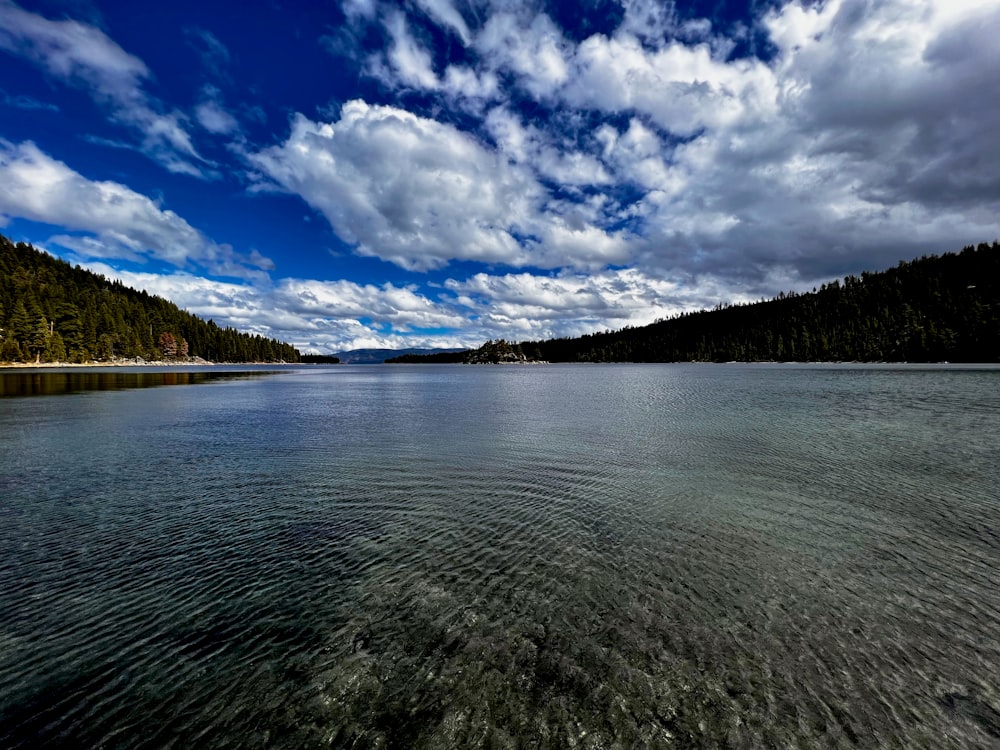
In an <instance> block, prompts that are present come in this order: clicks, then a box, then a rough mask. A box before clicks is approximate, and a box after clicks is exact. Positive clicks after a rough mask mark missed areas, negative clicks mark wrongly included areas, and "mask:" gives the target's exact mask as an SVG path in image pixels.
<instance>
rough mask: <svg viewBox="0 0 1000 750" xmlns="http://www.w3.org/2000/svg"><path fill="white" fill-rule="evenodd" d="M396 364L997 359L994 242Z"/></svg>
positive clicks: (999, 335) (999, 292) (998, 284)
mask: <svg viewBox="0 0 1000 750" xmlns="http://www.w3.org/2000/svg"><path fill="white" fill-rule="evenodd" d="M395 361H398V362H425V363H429V362H470V363H475V362H513V361H529V362H530V361H547V362H690V361H698V362H728V361H740V362H759V361H783V362H787V361H813V362H838V361H839V362H844V361H859V362H903V361H908V362H942V361H949V362H1000V243H997V242H994V243H993V244H992V245H988V244H986V243H982V244H980V245H979V246H978V247H971V246H970V247H967V248H965V249H964V250H962V252H960V253H946V254H944V255H941V256H925V257H923V258H918V259H917V260H913V261H908V262H907V261H904V262H901V263H899V265H897V266H896V267H894V268H890V269H888V270H885V271H880V272H877V273H870V272H868V271H865V272H864V273H862V274H861V275H860V276H847V277H846V278H845V279H844V280H843V282H841V281H840V280H839V279H838V280H836V281H833V282H831V283H829V284H824V285H823V286H822V287H821V288H820V289H814V290H813V291H812V292H811V293H806V294H798V293H795V292H789V293H787V294H785V293H782V294H779V295H778V296H777V297H775V298H774V299H771V300H761V301H760V302H753V303H749V304H739V305H719V306H717V307H716V308H715V309H713V310H702V311H700V312H694V313H686V314H684V315H680V316H677V317H674V318H670V319H667V320H661V321H658V322H656V323H652V324H650V325H647V326H643V327H641V328H624V329H622V330H620V331H607V332H605V333H595V334H590V335H587V336H580V337H579V338H564V339H550V340H547V341H525V342H521V343H520V344H512V343H508V342H506V341H498V342H492V341H490V342H487V343H486V344H484V345H483V346H482V347H480V348H479V349H476V350H474V351H466V352H462V353H459V354H446V355H434V356H431V357H416V356H404V357H399V358H398V359H397V360H395Z"/></svg>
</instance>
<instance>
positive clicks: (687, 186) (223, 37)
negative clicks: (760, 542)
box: [0, 0, 1000, 352]
mask: <svg viewBox="0 0 1000 750" xmlns="http://www.w3.org/2000/svg"><path fill="white" fill-rule="evenodd" d="M997 39H1000V2H998V1H997V0H989V1H984V0H906V1H904V0H880V1H879V2H872V1H870V0H826V1H825V2H801V1H796V2H789V3H785V2H781V1H780V0H772V1H767V0H742V1H741V2H733V1H730V0H714V1H713V2H653V1H652V0H592V1H587V0H582V1H580V2H573V3H553V2H530V1H528V0H410V1H409V2H379V1H378V0H345V1H344V2H339V3H338V2H332V1H330V2H322V1H320V0H315V1H314V2H287V1H284V2H281V1H279V0H272V1H271V2H261V3H235V2H205V1H204V0H200V1H199V2H189V1H188V0H172V2H170V3H155V2H148V3H146V2H143V3H136V2H92V1H90V0H47V1H45V2H30V3H29V2H24V3H20V4H17V3H13V2H10V1H9V0H0V232H3V233H4V234H6V235H8V236H9V237H11V238H13V239H15V240H25V241H29V242H31V243H33V244H35V245H36V246H38V247H41V248H44V249H46V250H47V251H49V252H51V253H53V254H55V255H58V256H60V257H62V258H65V259H66V260H69V261H70V262H73V263H79V264H81V265H83V266H85V267H88V268H91V269H94V270H96V271H99V272H101V273H104V274H105V275H107V276H109V277H115V278H120V279H121V280H123V281H124V282H125V283H127V284H129V285H130V286H134V287H139V288H144V289H147V290H149V291H150V292H153V293H156V294H160V295H162V296H164V297H167V298H168V299H171V300H173V301H174V302H176V303H178V304H179V305H181V306H183V307H185V308H187V309H189V310H191V311H192V312H194V313H196V314H198V315H201V316H203V317H206V318H212V319H214V320H215V321H216V322H217V323H220V324H222V325H233V326H236V327H238V328H240V329H243V330H249V331H253V332H257V333H262V334H265V335H268V336H274V337H277V338H280V339H283V340H286V341H289V342H291V343H293V344H295V345H296V346H298V347H299V348H300V349H301V350H303V351H312V352H334V351H340V350H346V349H351V348H360V347H389V348H400V347H406V346H478V345H479V344H480V343H482V342H483V341H484V340H486V339H488V338H499V337H503V338H507V339H511V340H518V341H520V340H526V339H538V338H549V337H553V336H565V335H578V334H582V333H587V332H592V331H596V330H605V329H609V328H620V327H622V326H625V325H642V324H645V323H648V322H651V321H652V320H654V319H657V318H662V317H665V316H669V315H672V314H675V313H678V312H682V311H685V310H692V309H700V308H704V307H710V306H713V305H715V304H716V303H717V302H720V301H742V300H753V299H759V298H761V297H769V296H772V295H774V294H776V293H777V292H779V291H783V290H789V289H797V290H806V289H811V288H812V287H813V286H815V285H817V284H819V283H823V282H825V281H828V280H831V279H833V278H836V277H838V276H843V275H844V274H847V273H857V272H859V271H861V270H866V269H867V270H876V269H880V268H884V267H887V266H890V265H893V264H894V263H895V262H897V261H898V260H901V259H911V258H914V257H917V256H920V255H923V254H927V253H938V252H944V251H949V250H957V249H960V248H961V247H962V246H963V245H966V244H970V243H976V242H981V241H992V240H994V239H996V238H997V237H998V236H1000V229H998V227H1000V135H998V133H1000V75H998V74H997V71H1000V45H997V43H996V40H997Z"/></svg>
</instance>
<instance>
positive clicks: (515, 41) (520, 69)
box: [474, 13, 571, 98]
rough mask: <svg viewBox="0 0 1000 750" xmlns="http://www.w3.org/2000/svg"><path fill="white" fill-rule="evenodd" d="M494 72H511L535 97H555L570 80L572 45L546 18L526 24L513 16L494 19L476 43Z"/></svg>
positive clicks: (539, 17)
mask: <svg viewBox="0 0 1000 750" xmlns="http://www.w3.org/2000/svg"><path fill="white" fill-rule="evenodd" d="M474 46H475V48H476V49H477V50H478V51H479V53H480V54H481V55H482V56H483V57H484V58H485V59H486V61H487V64H488V66H489V67H490V68H491V69H493V70H510V71H512V72H514V73H516V74H517V75H518V76H519V78H518V82H519V83H520V84H521V85H522V86H524V88H525V89H527V90H528V91H529V92H530V93H531V94H532V95H533V96H535V97H537V98H545V97H548V96H551V95H552V94H554V93H555V92H556V90H557V89H559V88H560V87H561V86H562V85H563V84H565V83H566V82H567V80H569V75H570V69H569V65H568V63H567V56H568V55H569V54H570V48H571V45H570V44H569V42H568V41H567V40H566V39H565V38H564V36H563V34H562V31H561V30H560V29H559V27H558V26H556V24H555V23H553V21H552V19H551V18H549V17H548V16H547V15H545V14H539V15H536V16H534V17H533V18H532V19H531V21H530V22H528V23H524V22H523V21H522V18H521V17H519V16H518V15H515V14H513V13H497V14H495V15H493V16H492V17H491V18H490V19H489V20H488V21H487V22H486V25H485V26H484V27H483V29H482V31H480V33H479V35H478V36H477V37H476V39H475V42H474Z"/></svg>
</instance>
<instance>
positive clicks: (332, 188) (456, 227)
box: [249, 101, 621, 270]
mask: <svg viewBox="0 0 1000 750" xmlns="http://www.w3.org/2000/svg"><path fill="white" fill-rule="evenodd" d="M249 158H250V160H251V162H252V163H253V164H254V165H255V166H256V167H258V168H259V169H261V170H262V171H263V172H264V173H266V174H267V175H268V176H269V177H271V178H272V179H273V180H275V181H276V182H277V183H278V184H280V185H281V186H282V187H284V188H285V189H287V190H289V191H291V192H293V193H297V194H299V195H301V196H302V198H303V199H304V200H305V201H306V202H307V203H309V204H310V205H311V206H313V207H314V208H315V209H317V210H319V211H320V212H322V213H323V214H324V215H325V216H326V218H327V219H328V220H329V221H330V224H331V225H332V226H333V228H334V230H335V231H336V232H337V234H338V235H340V237H341V238H342V239H344V240H346V241H347V242H350V243H352V244H355V245H356V246H357V252H358V253H360V254H362V255H374V256H377V257H380V258H382V259H384V260H388V261H391V262H393V263H396V264H398V265H400V266H402V267H404V268H408V269H411V270H427V269H431V268H440V267H442V266H444V265H445V264H447V263H448V262H449V261H450V260H454V259H462V260H476V261H480V262H483V263H505V264H510V265H515V266H519V265H529V264H533V265H540V266H545V267H555V266H562V265H572V264H574V263H575V262H578V261H579V262H584V263H587V264H590V263H591V262H592V259H593V258H594V257H603V256H604V255H605V254H607V253H608V252H610V246H611V245H620V244H621V243H620V241H619V240H617V239H616V238H612V237H604V236H603V233H601V232H600V231H599V230H597V229H596V228H594V227H587V226H582V225H581V226H576V227H569V226H566V225H565V224H566V222H564V221H563V220H561V219H558V218H553V217H550V216H547V215H544V214H543V213H541V212H542V204H543V203H544V201H545V199H546V194H545V192H544V190H543V189H542V188H541V186H540V185H539V184H538V183H537V182H536V181H535V180H534V178H533V177H532V175H531V174H530V173H529V172H528V171H527V170H525V169H521V168H518V167H517V166H516V165H512V164H510V163H508V162H507V160H505V159H504V158H502V157H501V156H500V155H498V154H496V153H493V152H491V151H490V150H488V149H487V148H486V147H485V146H484V145H483V144H481V143H480V142H478V141H476V140H475V139H473V138H471V137H470V136H469V135H467V134H465V133H462V132H461V131H459V130H457V129H456V128H454V127H452V126H450V125H445V124H442V123H439V122H436V121H434V120H429V119H426V118H422V117H418V116H416V115H414V114H411V113H409V112H406V111H404V110H400V109H396V108H394V107H387V106H371V105H369V104H367V103H365V102H363V101H352V102H348V103H347V104H345V105H344V107H343V110H342V112H341V117H340V120H339V121H337V122H334V123H329V124H319V123H314V122H312V121H310V120H308V119H307V118H305V117H303V116H302V115H298V116H297V117H296V118H295V120H294V122H293V124H292V132H291V134H290V135H289V138H288V140H287V141H286V142H285V143H284V144H282V145H280V146H275V147H272V148H269V149H266V150H264V151H262V152H260V153H258V154H255V155H252V156H250V157H249ZM530 235H535V236H545V237H546V238H547V239H548V240H549V242H548V243H544V242H543V243H531V242H529V241H527V240H524V241H522V240H520V239H518V238H519V237H521V238H524V237H527V236H530ZM581 239H593V240H595V241H597V240H600V241H601V244H600V245H594V246H593V247H591V246H588V247H585V248H584V247H581V245H580V242H579V241H580V240H581ZM581 253H583V254H582V255H581ZM612 254H613V255H614V256H615V258H616V259H620V258H621V253H620V252H615V253H612Z"/></svg>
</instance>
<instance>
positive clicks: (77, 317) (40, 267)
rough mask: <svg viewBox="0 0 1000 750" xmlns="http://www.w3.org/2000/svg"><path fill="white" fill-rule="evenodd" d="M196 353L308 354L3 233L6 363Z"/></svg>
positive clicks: (279, 358)
mask: <svg viewBox="0 0 1000 750" xmlns="http://www.w3.org/2000/svg"><path fill="white" fill-rule="evenodd" d="M195 358H201V359H204V360H208V361H210V362H299V361H300V354H299V352H298V350H297V349H295V347H293V346H291V345H290V344H286V343H283V342H281V341H276V340H274V339H268V338H264V337H263V336H259V335H254V334H249V333H242V332H240V331H237V330H236V329H234V328H229V327H226V328H222V327H220V326H218V325H216V324H215V323H214V322H213V321H211V320H209V321H207V322H206V321H204V320H202V319H201V318H199V317H197V316H195V315H192V314H191V313H189V312H186V311H184V310H181V309H180V308H179V307H177V305H175V304H173V303H172V302H169V301H167V300H165V299H163V298H162V297H157V296H153V295H150V294H148V293H146V292H143V291H136V290H135V289H131V288H129V287H126V286H124V285H123V284H122V283H120V282H118V281H110V280H108V279H106V278H105V277H104V276H101V275H98V274H95V273H92V272H90V271H87V270H85V269H83V268H81V267H79V266H71V265H70V264H69V263H67V262H66V261H63V260H60V259H58V258H54V257H52V256H51V255H48V254H47V253H43V252H41V251H40V250H37V249H35V248H34V247H32V246H31V245H28V244H26V243H23V242H18V243H16V244H15V243H13V242H11V241H10V240H9V239H7V238H6V237H4V236H3V235H0V362H81V363H82V362H92V361H96V362H109V361H114V360H122V359H139V360H146V361H156V360H178V361H180V360H190V359H195Z"/></svg>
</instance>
